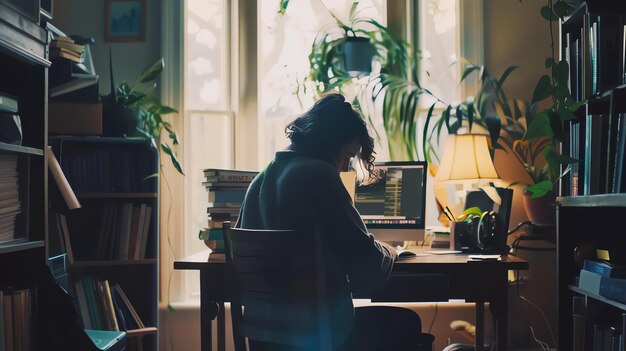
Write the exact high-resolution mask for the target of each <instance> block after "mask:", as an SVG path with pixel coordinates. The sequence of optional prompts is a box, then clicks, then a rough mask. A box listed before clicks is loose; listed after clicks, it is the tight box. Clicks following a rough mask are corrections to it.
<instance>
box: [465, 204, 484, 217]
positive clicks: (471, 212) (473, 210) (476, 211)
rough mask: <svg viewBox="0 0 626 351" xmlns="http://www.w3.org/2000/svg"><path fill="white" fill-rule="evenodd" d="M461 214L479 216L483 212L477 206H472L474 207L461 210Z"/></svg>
mask: <svg viewBox="0 0 626 351" xmlns="http://www.w3.org/2000/svg"><path fill="white" fill-rule="evenodd" d="M463 214H466V215H473V216H480V215H482V214H483V211H482V210H481V209H480V208H479V207H476V206H474V207H470V208H467V209H465V211H463Z"/></svg>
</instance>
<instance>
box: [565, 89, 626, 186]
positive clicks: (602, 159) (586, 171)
mask: <svg viewBox="0 0 626 351" xmlns="http://www.w3.org/2000/svg"><path fill="white" fill-rule="evenodd" d="M625 96H626V89H623V90H619V92H618V91H617V90H616V91H615V93H614V94H613V95H612V96H611V99H621V98H623V97H625ZM625 117H626V114H624V113H618V112H617V111H607V113H597V114H587V115H586V117H585V119H584V120H580V121H575V122H573V123H571V125H570V128H569V135H568V140H567V146H568V147H567V152H568V153H567V154H568V155H569V156H570V157H571V158H573V159H574V160H577V161H576V162H573V163H572V164H571V165H570V168H571V172H570V174H569V176H568V179H569V182H568V183H569V184H568V186H567V188H566V189H565V190H566V191H568V193H566V194H564V195H570V196H577V195H593V194H606V193H624V192H626V179H624V178H625V177H626V161H625V157H626V124H625V123H626V120H625Z"/></svg>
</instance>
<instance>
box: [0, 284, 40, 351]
mask: <svg viewBox="0 0 626 351" xmlns="http://www.w3.org/2000/svg"><path fill="white" fill-rule="evenodd" d="M34 301H35V293H34V290H31V289H23V290H10V289H7V290H4V291H2V290H0V350H1V351H4V350H7V351H8V350H11V351H28V350H30V349H31V341H32V340H33V339H32V335H33V313H34V310H35V308H34Z"/></svg>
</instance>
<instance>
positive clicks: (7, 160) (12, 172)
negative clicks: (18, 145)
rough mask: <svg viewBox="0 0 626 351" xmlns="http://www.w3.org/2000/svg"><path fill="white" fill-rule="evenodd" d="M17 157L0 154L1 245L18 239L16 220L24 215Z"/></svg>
mask: <svg viewBox="0 0 626 351" xmlns="http://www.w3.org/2000/svg"><path fill="white" fill-rule="evenodd" d="M17 162H18V160H17V155H9V154H0V243H1V242H6V241H11V240H14V239H17V238H18V235H17V233H16V220H17V218H18V216H19V215H20V213H22V204H21V200H20V182H19V175H18V171H17Z"/></svg>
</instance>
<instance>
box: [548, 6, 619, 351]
mask: <svg viewBox="0 0 626 351" xmlns="http://www.w3.org/2000/svg"><path fill="white" fill-rule="evenodd" d="M560 47H561V57H562V59H564V60H566V61H568V63H569V67H570V72H569V76H570V91H571V93H572V95H573V96H574V97H576V99H578V100H583V99H585V100H586V101H587V103H586V104H585V105H584V106H583V107H582V108H581V109H580V110H579V111H577V113H576V115H577V118H576V119H575V120H572V121H570V122H568V123H566V125H565V129H564V130H565V131H566V132H565V133H564V134H565V135H564V140H563V143H562V151H563V154H565V155H569V156H570V157H572V158H575V159H577V160H580V161H579V162H578V163H575V164H573V165H572V172H570V174H569V175H568V176H567V177H564V178H563V179H562V180H561V184H560V197H559V198H558V199H557V266H558V267H557V272H558V273H557V275H558V277H557V279H558V289H557V298H558V316H559V323H558V331H557V334H558V349H559V350H591V351H600V350H601V351H604V350H611V351H612V350H624V349H625V346H626V304H624V302H625V301H617V300H616V299H611V298H609V297H607V293H606V290H604V291H603V290H602V289H604V288H600V279H601V280H602V285H603V286H606V285H605V282H606V281H608V280H605V278H600V277H599V276H598V280H597V282H598V285H597V286H596V287H597V289H592V285H593V284H588V283H589V280H588V279H587V276H588V274H581V269H582V264H583V261H584V260H585V259H588V260H597V259H599V258H601V256H602V253H606V252H608V253H609V255H610V259H611V262H613V263H614V264H620V265H625V264H626V259H625V257H626V239H624V229H623V228H624V225H623V224H622V223H621V221H620V220H619V219H621V218H625V216H626V169H625V166H626V159H625V155H626V153H625V150H624V145H625V142H626V128H625V126H626V124H625V123H624V122H625V119H624V116H625V114H626V99H625V98H626V65H625V63H626V60H625V58H626V3H624V2H602V1H593V2H592V1H587V2H583V3H582V4H581V5H580V6H578V7H577V8H576V9H575V10H574V11H573V12H572V13H571V15H570V16H569V17H567V18H566V19H565V21H564V22H562V23H561V45H560ZM623 177H625V178H624V181H622V178H623ZM598 250H601V251H598ZM585 273H587V271H585ZM583 275H585V277H583V278H581V277H582V276H583ZM579 284H580V285H579ZM624 295H625V296H626V291H624Z"/></svg>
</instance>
